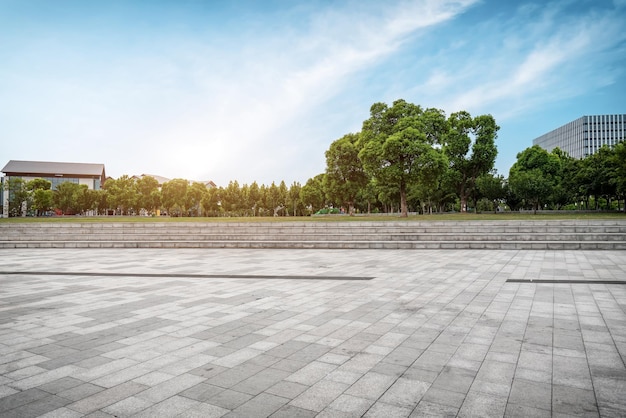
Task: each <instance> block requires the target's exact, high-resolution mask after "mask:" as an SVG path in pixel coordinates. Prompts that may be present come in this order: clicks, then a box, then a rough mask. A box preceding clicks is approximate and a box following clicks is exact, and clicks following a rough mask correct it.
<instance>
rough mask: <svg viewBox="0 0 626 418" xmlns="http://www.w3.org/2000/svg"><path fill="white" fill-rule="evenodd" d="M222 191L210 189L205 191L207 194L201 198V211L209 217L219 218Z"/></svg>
mask: <svg viewBox="0 0 626 418" xmlns="http://www.w3.org/2000/svg"><path fill="white" fill-rule="evenodd" d="M222 192H223V189H222V188H221V187H220V188H217V187H215V188H211V189H207V193H206V194H205V195H204V196H202V201H201V202H200V204H201V205H202V209H204V212H205V213H207V214H208V215H209V216H219V215H220V213H221V201H220V200H221V193H222Z"/></svg>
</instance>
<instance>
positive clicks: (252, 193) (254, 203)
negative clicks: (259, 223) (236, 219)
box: [247, 181, 262, 216]
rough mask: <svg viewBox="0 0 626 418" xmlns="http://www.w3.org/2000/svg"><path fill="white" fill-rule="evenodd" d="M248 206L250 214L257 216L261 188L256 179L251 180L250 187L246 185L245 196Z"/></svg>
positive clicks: (260, 201) (260, 200)
mask: <svg viewBox="0 0 626 418" xmlns="http://www.w3.org/2000/svg"><path fill="white" fill-rule="evenodd" d="M247 201H248V206H250V210H252V216H257V210H258V209H259V207H260V205H261V203H262V199H261V189H260V188H259V185H258V184H257V182H256V181H254V182H252V184H251V185H250V187H248V196H247Z"/></svg>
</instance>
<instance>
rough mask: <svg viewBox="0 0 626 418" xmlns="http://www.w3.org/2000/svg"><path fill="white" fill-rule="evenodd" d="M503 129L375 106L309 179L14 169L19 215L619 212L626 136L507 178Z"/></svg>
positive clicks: (552, 157) (559, 154) (532, 163)
mask: <svg viewBox="0 0 626 418" xmlns="http://www.w3.org/2000/svg"><path fill="white" fill-rule="evenodd" d="M498 130H499V127H498V125H497V124H496V122H495V120H494V118H493V117H492V116H491V115H479V116H474V117H472V115H470V114H469V113H468V112H466V111H459V112H455V113H452V114H451V115H449V116H446V114H445V112H444V111H443V110H441V109H435V108H423V107H421V106H419V105H415V104H412V103H408V102H406V101H404V100H397V101H395V102H393V104H392V105H391V106H389V105H387V104H385V103H375V104H373V105H372V106H371V108H370V116H369V118H368V119H366V120H365V121H363V124H362V129H361V131H359V132H356V133H348V134H345V135H344V136H342V137H341V138H339V139H337V140H335V141H333V142H332V143H331V144H330V146H329V148H328V150H327V151H326V152H325V157H326V169H325V171H324V172H323V173H320V174H318V175H317V176H315V177H313V178H310V179H309V180H308V181H307V182H306V184H305V185H301V184H300V183H297V182H294V183H292V184H291V185H290V186H289V187H288V186H287V185H286V183H285V182H284V181H281V182H280V183H279V184H278V185H276V184H275V183H272V184H271V185H269V186H266V185H263V184H262V185H258V184H257V183H256V182H253V183H252V184H249V185H248V184H243V185H239V183H238V182H237V181H231V182H230V183H229V184H228V185H227V186H226V187H215V188H207V187H206V185H205V184H204V183H199V182H192V183H190V182H188V181H187V180H184V179H174V180H171V181H168V182H166V183H164V184H162V185H159V184H158V182H157V180H156V179H154V178H153V177H149V176H144V177H142V178H139V179H136V178H134V177H129V176H127V175H124V176H122V177H120V178H118V179H107V180H106V182H105V183H104V185H103V188H102V189H101V190H89V189H88V188H87V187H86V186H84V185H79V184H75V183H69V182H68V183H61V184H59V185H58V186H57V189H56V190H55V191H52V190H50V182H47V181H46V180H43V179H35V180H32V181H30V182H24V181H22V180H21V179H19V178H11V179H9V182H8V185H7V187H8V189H9V191H10V196H11V202H10V205H9V206H10V215H11V216H19V215H20V214H21V213H22V210H23V209H24V208H25V206H26V207H27V208H28V210H30V211H31V212H32V213H34V214H43V213H46V212H48V211H50V210H51V209H53V208H54V209H56V210H57V212H59V213H64V214H77V213H96V214H105V213H107V214H118V215H129V214H143V215H150V214H156V213H158V212H161V213H163V214H168V215H170V216H306V215H311V214H314V213H318V212H319V213H342V212H343V213H349V214H354V213H357V212H359V213H381V212H384V213H390V212H391V213H399V214H400V215H401V216H407V215H408V213H409V212H418V213H433V212H449V211H461V212H464V211H468V210H473V211H497V210H498V209H500V210H502V209H504V208H506V209H509V210H519V209H531V210H535V211H536V210H538V209H555V210H558V209H615V208H619V207H621V206H620V201H623V200H624V199H625V198H626V144H625V143H620V144H618V145H617V146H615V147H614V148H609V147H604V148H602V149H601V150H600V151H599V152H598V153H596V154H593V155H591V156H589V157H587V158H585V159H582V160H577V159H574V158H571V157H570V156H568V155H567V154H566V153H565V152H563V151H561V150H560V149H558V148H557V149H555V150H553V151H550V152H549V151H546V150H544V149H542V148H540V147H539V146H533V147H529V148H527V149H525V150H524V151H522V152H520V153H519V154H518V155H517V160H516V162H515V163H514V164H513V166H512V167H511V169H510V171H509V177H508V178H505V177H504V176H502V175H498V173H497V172H496V171H495V170H494V168H493V167H494V163H495V159H496V156H497V147H496V144H495V140H496V139H497V132H498Z"/></svg>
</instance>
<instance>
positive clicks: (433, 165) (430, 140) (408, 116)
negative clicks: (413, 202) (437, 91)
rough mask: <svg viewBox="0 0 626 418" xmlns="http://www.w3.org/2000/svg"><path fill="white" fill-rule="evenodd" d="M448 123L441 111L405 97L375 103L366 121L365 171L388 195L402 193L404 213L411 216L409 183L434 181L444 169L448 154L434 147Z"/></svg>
mask: <svg viewBox="0 0 626 418" xmlns="http://www.w3.org/2000/svg"><path fill="white" fill-rule="evenodd" d="M445 126H446V124H445V116H444V114H443V112H442V111H440V110H438V109H427V110H426V111H423V110H422V108H421V107H420V106H417V105H414V104H411V103H407V102H406V101H404V100H397V101H395V102H394V103H393V106H392V107H390V108H389V107H387V105H385V104H383V103H376V104H374V105H373V106H372V108H371V109H370V118H369V119H368V120H366V121H365V122H363V131H362V133H361V139H362V143H363V148H362V150H361V151H360V153H359V158H360V159H361V161H363V166H364V168H365V170H366V172H368V173H369V174H370V175H371V176H372V177H374V178H375V179H376V180H377V183H378V184H379V185H380V186H381V187H383V188H384V189H385V190H387V193H386V196H388V197H391V196H393V195H398V196H399V198H400V212H401V216H402V217H406V216H408V205H407V191H408V187H409V184H417V183H422V184H432V183H434V182H435V181H436V179H437V177H438V176H439V175H441V173H442V172H443V170H444V169H445V166H446V159H445V156H444V155H443V153H442V152H441V151H440V149H438V148H435V147H434V145H435V144H436V143H440V142H441V139H442V136H443V135H444V134H445ZM381 200H382V199H381Z"/></svg>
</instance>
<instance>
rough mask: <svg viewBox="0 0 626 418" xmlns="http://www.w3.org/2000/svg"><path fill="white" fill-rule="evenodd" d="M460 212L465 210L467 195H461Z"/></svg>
mask: <svg viewBox="0 0 626 418" xmlns="http://www.w3.org/2000/svg"><path fill="white" fill-rule="evenodd" d="M460 198H461V212H463V213H465V212H467V196H464V195H461V196H460Z"/></svg>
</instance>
